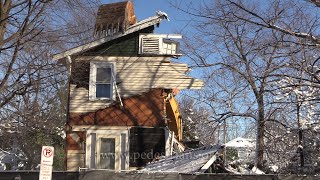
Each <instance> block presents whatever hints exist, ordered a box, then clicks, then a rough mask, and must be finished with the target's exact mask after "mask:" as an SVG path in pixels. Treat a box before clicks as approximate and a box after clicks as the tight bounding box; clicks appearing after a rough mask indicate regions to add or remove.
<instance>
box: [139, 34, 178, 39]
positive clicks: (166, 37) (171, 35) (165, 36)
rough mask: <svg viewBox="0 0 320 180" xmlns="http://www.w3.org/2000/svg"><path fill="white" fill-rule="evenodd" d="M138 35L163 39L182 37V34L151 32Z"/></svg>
mask: <svg viewBox="0 0 320 180" xmlns="http://www.w3.org/2000/svg"><path fill="white" fill-rule="evenodd" d="M140 36H145V37H156V38H165V39H182V35H181V34H151V33H140Z"/></svg>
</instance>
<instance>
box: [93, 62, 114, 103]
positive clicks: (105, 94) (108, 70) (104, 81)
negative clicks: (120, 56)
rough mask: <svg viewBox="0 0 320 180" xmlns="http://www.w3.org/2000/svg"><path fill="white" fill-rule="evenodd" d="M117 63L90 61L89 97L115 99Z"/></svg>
mask: <svg viewBox="0 0 320 180" xmlns="http://www.w3.org/2000/svg"><path fill="white" fill-rule="evenodd" d="M114 67H115V65H114V64H113V63H105V62H91V63H90V86H89V98H90V100H95V99H107V100H108V99H109V100H112V99H114V98H113V97H114V92H113V83H114V77H115V70H114V69H115V68H114Z"/></svg>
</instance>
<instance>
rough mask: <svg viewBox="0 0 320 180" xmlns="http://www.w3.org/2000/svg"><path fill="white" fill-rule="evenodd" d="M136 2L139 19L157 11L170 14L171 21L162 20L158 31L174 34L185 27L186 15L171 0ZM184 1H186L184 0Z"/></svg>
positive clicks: (139, 0) (112, 1) (113, 0)
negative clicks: (171, 3)
mask: <svg viewBox="0 0 320 180" xmlns="http://www.w3.org/2000/svg"><path fill="white" fill-rule="evenodd" d="M121 1H123V0H103V1H102V3H104V4H107V3H114V2H121ZM131 2H133V4H134V11H135V14H136V16H137V19H138V21H141V20H143V19H146V18H148V17H151V16H154V15H155V14H156V11H162V12H165V13H167V14H168V16H169V19H170V21H166V20H164V21H162V22H161V24H160V27H159V28H156V32H157V33H166V34H173V33H176V32H178V31H179V30H181V29H183V27H184V26H185V24H186V23H185V22H186V21H184V19H185V17H186V15H185V14H184V13H182V12H181V11H179V10H177V9H176V8H174V7H173V6H172V5H170V3H169V0H131ZM183 2H184V1H183Z"/></svg>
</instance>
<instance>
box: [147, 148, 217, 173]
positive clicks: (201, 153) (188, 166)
mask: <svg viewBox="0 0 320 180" xmlns="http://www.w3.org/2000/svg"><path fill="white" fill-rule="evenodd" d="M222 148H223V146H204V147H200V148H197V149H193V150H189V151H185V152H183V153H181V154H176V155H173V156H169V157H163V158H162V159H160V160H159V161H155V162H152V163H150V164H148V165H147V166H146V167H145V168H144V169H142V171H162V172H165V171H170V172H179V173H196V172H205V171H206V170H207V169H208V168H209V167H210V166H211V164H213V163H214V161H215V160H216V158H217V155H218V152H219V151H220V150H221V149H222Z"/></svg>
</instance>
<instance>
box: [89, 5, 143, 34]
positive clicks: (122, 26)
mask: <svg viewBox="0 0 320 180" xmlns="http://www.w3.org/2000/svg"><path fill="white" fill-rule="evenodd" d="M136 22H137V18H136V15H135V13H134V9H133V4H132V2H131V1H125V2H118V3H112V4H105V5H101V6H100V7H99V9H98V13H97V19H96V25H95V31H94V32H95V36H97V37H105V36H112V35H114V34H118V33H124V32H125V31H126V30H127V29H128V28H129V26H131V25H133V24H135V23H136Z"/></svg>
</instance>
